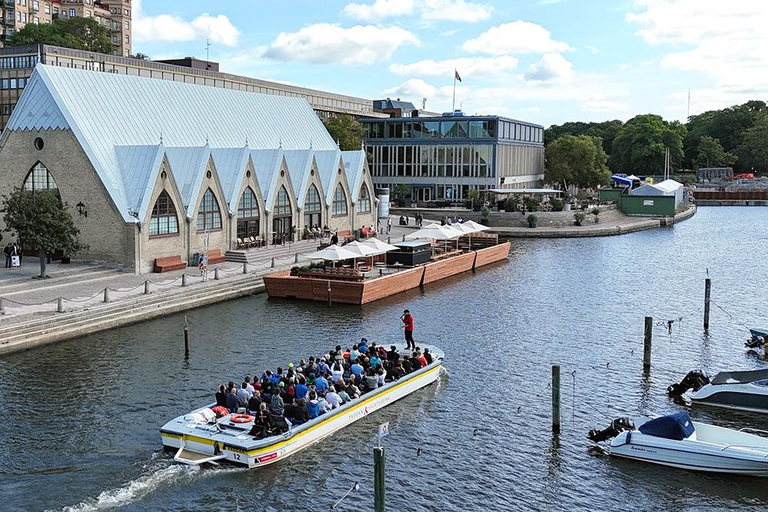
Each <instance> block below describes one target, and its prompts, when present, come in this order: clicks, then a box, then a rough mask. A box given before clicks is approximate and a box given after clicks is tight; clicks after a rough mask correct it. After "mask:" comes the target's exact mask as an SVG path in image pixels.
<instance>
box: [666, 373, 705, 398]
mask: <svg viewBox="0 0 768 512" xmlns="http://www.w3.org/2000/svg"><path fill="white" fill-rule="evenodd" d="M707 384H709V377H707V374H706V373H704V372H703V371H701V370H693V371H690V372H688V375H686V376H685V377H683V380H681V381H680V383H679V384H672V385H671V386H669V387H668V388H667V393H668V394H669V395H670V396H680V395H682V394H683V393H685V392H686V391H688V390H689V389H692V390H693V391H694V392H696V391H698V390H700V389H701V388H702V387H704V386H706V385H707Z"/></svg>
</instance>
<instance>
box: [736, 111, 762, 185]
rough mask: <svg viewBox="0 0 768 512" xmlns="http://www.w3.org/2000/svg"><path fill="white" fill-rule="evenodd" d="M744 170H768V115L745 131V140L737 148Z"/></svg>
mask: <svg viewBox="0 0 768 512" xmlns="http://www.w3.org/2000/svg"><path fill="white" fill-rule="evenodd" d="M736 154H737V155H738V157H739V164H740V166H741V168H742V170H753V169H754V170H755V171H757V172H760V173H765V172H768V116H765V117H763V118H762V119H760V120H759V121H758V122H757V123H755V125H754V126H753V127H752V128H750V129H749V130H747V131H746V132H744V142H742V143H741V145H740V146H739V147H738V149H737V150H736Z"/></svg>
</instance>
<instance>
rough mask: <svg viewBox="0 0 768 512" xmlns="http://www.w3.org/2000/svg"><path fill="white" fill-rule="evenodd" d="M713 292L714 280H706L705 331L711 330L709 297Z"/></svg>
mask: <svg viewBox="0 0 768 512" xmlns="http://www.w3.org/2000/svg"><path fill="white" fill-rule="evenodd" d="M711 292H712V280H711V279H710V278H707V279H706V280H704V330H705V331H708V330H709V296H710V293H711Z"/></svg>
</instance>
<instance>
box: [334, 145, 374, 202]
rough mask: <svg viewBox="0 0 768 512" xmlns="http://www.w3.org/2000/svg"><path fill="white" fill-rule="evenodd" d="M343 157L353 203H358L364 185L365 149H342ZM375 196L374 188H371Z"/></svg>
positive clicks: (371, 192)
mask: <svg viewBox="0 0 768 512" xmlns="http://www.w3.org/2000/svg"><path fill="white" fill-rule="evenodd" d="M341 158H342V160H343V161H344V172H345V173H346V174H347V180H348V181H349V184H350V191H351V194H352V204H357V199H358V198H359V197H360V187H362V185H363V170H364V169H365V151H363V150H362V149H358V150H357V151H342V152H341ZM368 192H370V194H371V197H373V190H369V191H368Z"/></svg>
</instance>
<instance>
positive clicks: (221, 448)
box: [160, 345, 445, 468]
mask: <svg viewBox="0 0 768 512" xmlns="http://www.w3.org/2000/svg"><path fill="white" fill-rule="evenodd" d="M421 347H422V348H428V349H429V352H430V353H431V354H432V359H433V361H432V363H431V364H429V365H427V366H425V367H423V368H421V369H419V370H416V371H413V372H411V373H408V374H406V375H404V376H402V377H401V378H400V379H398V380H393V381H391V382H387V383H386V384H385V385H384V386H382V387H379V388H377V389H375V390H373V391H369V392H368V393H365V394H363V395H362V396H361V397H359V398H357V399H354V400H351V401H349V402H347V403H346V404H344V405H342V406H341V407H339V408H337V409H333V410H331V411H328V412H326V413H325V414H322V415H320V416H318V417H317V418H314V419H312V420H309V421H308V422H306V423H303V424H300V425H292V424H291V423H290V421H288V420H286V419H285V418H283V417H281V416H278V417H277V418H280V420H279V421H281V424H279V425H274V427H275V428H274V429H271V430H270V435H268V436H266V437H264V436H260V435H253V434H252V432H253V430H252V429H253V427H254V424H255V421H254V420H255V417H254V416H251V415H249V414H234V413H232V414H226V415H225V416H222V417H219V415H218V414H217V413H216V412H214V406H215V405H216V404H209V405H207V406H205V407H201V408H199V409H196V410H194V411H192V412H190V413H188V414H185V415H183V416H179V417H178V418H175V419H173V420H171V421H169V422H168V423H166V424H165V425H163V427H162V428H161V429H160V435H161V436H162V441H163V446H164V447H165V448H166V449H169V450H172V451H174V452H175V455H174V460H175V461H176V462H178V463H182V464H188V465H202V464H207V463H213V464H216V463H219V461H226V462H231V463H234V464H237V465H241V466H246V467H248V468H255V467H261V466H265V465H267V464H272V463H274V462H277V461H278V460H282V459H285V458H287V457H289V456H291V455H293V454H294V453H296V452H298V451H300V450H303V449H304V448H307V447H309V446H312V445H313V444H315V443H317V442H319V441H321V440H322V439H324V438H325V437H328V436H330V435H331V434H333V433H334V432H337V431H339V430H340V429H342V428H344V427H346V426H347V425H349V424H351V423H353V422H355V421H357V420H359V419H362V418H365V417H367V416H369V415H370V414H373V413H374V412H375V411H377V410H379V409H382V408H383V407H386V406H387V405H390V404H392V403H393V402H395V401H397V400H399V399H401V398H403V397H406V396H408V395H410V394H411V393H413V392H415V391H417V390H419V389H421V388H424V387H426V386H428V385H430V384H432V383H433V382H435V381H436V380H437V379H438V377H439V376H440V373H441V370H442V365H443V359H444V357H445V354H444V353H443V351H442V350H440V349H438V348H436V347H433V346H428V345H427V346H425V345H421Z"/></svg>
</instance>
